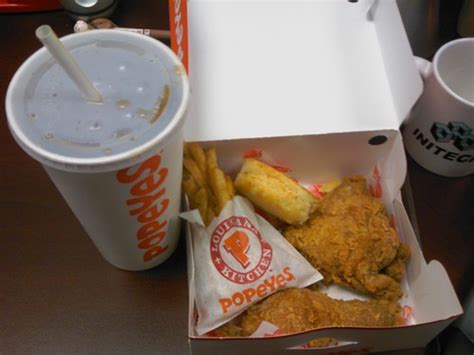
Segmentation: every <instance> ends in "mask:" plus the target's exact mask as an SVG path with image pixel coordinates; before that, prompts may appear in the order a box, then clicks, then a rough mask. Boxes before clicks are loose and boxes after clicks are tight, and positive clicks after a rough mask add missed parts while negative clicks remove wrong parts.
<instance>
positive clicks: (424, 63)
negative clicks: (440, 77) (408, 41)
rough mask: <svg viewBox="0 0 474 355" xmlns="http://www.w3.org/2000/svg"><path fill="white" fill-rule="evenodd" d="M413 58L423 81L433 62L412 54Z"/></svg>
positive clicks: (431, 69)
mask: <svg viewBox="0 0 474 355" xmlns="http://www.w3.org/2000/svg"><path fill="white" fill-rule="evenodd" d="M413 58H414V59H415V64H416V67H417V68H418V72H419V73H420V75H421V78H422V79H423V82H424V81H425V80H426V79H427V78H428V76H429V75H430V74H431V72H432V71H433V64H432V63H431V62H430V61H428V60H426V59H424V58H420V57H416V56H414V57H413Z"/></svg>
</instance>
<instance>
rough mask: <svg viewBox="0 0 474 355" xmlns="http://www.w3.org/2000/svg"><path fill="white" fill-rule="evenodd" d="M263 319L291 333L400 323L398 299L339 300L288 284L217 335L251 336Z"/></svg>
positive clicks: (320, 343) (322, 343)
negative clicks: (287, 287)
mask: <svg viewBox="0 0 474 355" xmlns="http://www.w3.org/2000/svg"><path fill="white" fill-rule="evenodd" d="M262 321H267V322H270V323H272V324H274V325H276V326H277V327H278V328H280V330H281V331H282V332H283V333H286V334H290V333H295V332H301V331H306V330H311V329H315V328H322V327H331V326H360V327H384V326H395V325H400V324H402V318H401V307H400V305H399V304H398V302H392V301H387V300H370V301H359V300H351V301H342V300H336V299H333V298H330V297H328V296H327V295H325V294H324V293H322V292H319V291H313V290H310V289H298V288H290V289H286V290H283V291H280V292H277V293H275V294H273V295H271V296H269V297H268V298H266V299H265V300H263V301H261V302H260V303H257V304H255V305H253V306H251V307H250V308H249V309H248V310H247V311H246V312H244V313H243V314H242V315H241V316H239V317H238V318H236V319H234V320H233V321H231V322H230V323H227V324H225V325H223V326H222V327H220V328H218V329H217V330H216V333H217V335H219V336H250V335H251V334H253V333H254V332H255V331H256V330H257V328H258V327H259V326H260V323H261V322H262ZM332 341H333V340H332V339H330V338H319V339H315V340H313V341H311V342H310V344H309V346H311V347H316V346H327V345H329V344H331V343H332Z"/></svg>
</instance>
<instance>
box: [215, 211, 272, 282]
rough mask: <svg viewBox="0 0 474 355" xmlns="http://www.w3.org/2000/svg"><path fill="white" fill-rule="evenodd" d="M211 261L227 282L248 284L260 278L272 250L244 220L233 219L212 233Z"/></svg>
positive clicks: (268, 265) (230, 218)
mask: <svg viewBox="0 0 474 355" xmlns="http://www.w3.org/2000/svg"><path fill="white" fill-rule="evenodd" d="M210 253H211V260H212V263H213V264H214V266H215V268H216V270H217V271H218V272H219V273H220V274H221V275H222V276H224V277H225V278H226V279H227V280H229V281H232V282H234V283H237V284H247V283H251V282H254V281H256V280H258V279H259V278H260V277H262V276H263V275H264V274H265V273H266V271H267V270H268V268H269V267H270V264H271V262H272V257H273V251H272V247H271V246H270V244H268V243H266V242H265V241H264V240H263V238H262V236H261V234H260V232H259V231H258V230H257V229H256V228H255V226H254V225H253V224H252V223H251V222H250V221H249V220H248V218H246V217H240V216H232V217H229V218H227V219H225V220H223V221H222V222H221V223H219V224H218V225H217V227H216V228H215V229H214V231H213V232H212V234H211V240H210Z"/></svg>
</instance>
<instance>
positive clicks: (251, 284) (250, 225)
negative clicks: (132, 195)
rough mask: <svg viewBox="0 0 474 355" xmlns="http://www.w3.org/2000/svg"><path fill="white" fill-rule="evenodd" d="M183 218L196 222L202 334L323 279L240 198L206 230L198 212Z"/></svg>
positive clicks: (226, 207) (197, 283) (197, 273)
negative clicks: (272, 297)
mask: <svg viewBox="0 0 474 355" xmlns="http://www.w3.org/2000/svg"><path fill="white" fill-rule="evenodd" d="M181 217H182V218H184V219H186V220H188V221H189V222H191V223H194V224H195V225H194V227H195V228H193V238H192V243H193V252H194V255H193V256H194V263H195V291H196V307H197V311H198V320H197V324H196V332H197V333H198V334H199V335H202V334H205V333H207V332H209V331H210V330H212V329H215V328H217V327H219V326H221V325H222V324H224V323H227V322H228V321H229V320H231V319H232V318H234V317H236V316H237V315H239V314H240V313H242V312H243V311H244V310H246V309H247V308H248V307H249V306H251V305H252V304H254V303H255V302H258V301H260V300H261V299H263V298H265V297H267V296H269V295H271V294H272V293H274V292H276V291H279V290H282V289H285V288H289V287H299V288H302V287H306V286H309V285H311V284H313V283H315V282H317V281H320V280H321V279H322V278H323V277H322V276H321V274H320V273H319V272H318V271H317V270H316V269H315V268H314V267H313V266H311V264H310V263H309V262H308V261H306V259H305V258H304V257H303V256H301V255H300V254H299V253H298V252H297V251H296V250H295V249H294V248H293V246H292V245H291V244H289V243H288V242H287V241H286V240H285V238H284V237H283V236H282V235H281V234H280V232H278V231H277V230H276V229H275V228H273V226H272V225H271V224H270V223H268V222H267V221H266V220H265V219H264V218H262V217H260V216H258V215H257V214H256V213H255V212H254V209H253V206H252V204H251V203H250V202H249V201H248V200H247V199H245V198H243V197H241V196H236V197H234V199H233V200H231V201H229V202H227V204H226V206H225V207H224V209H223V210H222V211H221V213H220V215H219V216H218V217H217V218H215V219H214V220H213V221H212V223H211V224H210V225H209V226H208V227H207V228H206V227H205V226H204V224H203V222H202V219H201V217H200V215H199V212H198V211H197V210H194V211H189V212H184V213H182V214H181Z"/></svg>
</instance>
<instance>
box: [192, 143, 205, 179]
mask: <svg viewBox="0 0 474 355" xmlns="http://www.w3.org/2000/svg"><path fill="white" fill-rule="evenodd" d="M187 146H188V148H189V152H190V155H191V156H192V158H193V160H194V161H195V162H196V164H197V166H198V167H199V170H201V172H202V173H203V175H204V176H206V153H205V152H204V149H202V147H201V146H200V145H199V144H196V143H189V144H187Z"/></svg>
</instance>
